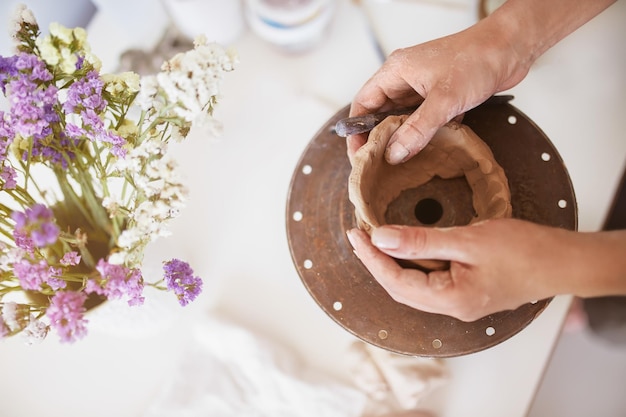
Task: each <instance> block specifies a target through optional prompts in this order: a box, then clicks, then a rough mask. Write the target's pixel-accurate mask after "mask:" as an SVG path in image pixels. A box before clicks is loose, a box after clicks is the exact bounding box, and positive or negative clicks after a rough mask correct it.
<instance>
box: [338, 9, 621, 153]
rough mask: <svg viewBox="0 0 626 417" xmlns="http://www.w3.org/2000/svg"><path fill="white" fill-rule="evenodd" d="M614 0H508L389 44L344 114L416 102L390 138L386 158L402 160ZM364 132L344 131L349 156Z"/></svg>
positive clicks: (519, 75)
mask: <svg viewBox="0 0 626 417" xmlns="http://www.w3.org/2000/svg"><path fill="white" fill-rule="evenodd" d="M614 2H615V0H551V1H545V0H508V1H507V2H505V3H504V4H503V5H502V6H501V7H499V8H498V9H497V10H496V11H495V12H494V13H492V14H490V15H489V16H488V17H486V18H485V19H482V20H480V21H479V22H478V23H476V24H475V25H473V26H471V27H469V28H468V29H466V30H463V31H461V32H459V33H456V34H453V35H450V36H446V37H444V38H440V39H436V40H433V41H431V42H427V43H423V44H420V45H416V46H413V47H410V48H404V49H399V50H397V51H394V52H393V53H392V54H391V55H390V56H389V58H388V59H387V61H386V62H385V63H384V64H383V66H382V67H381V68H380V69H379V70H378V71H377V72H376V73H375V74H374V75H373V76H372V78H370V79H369V80H368V81H367V82H366V83H365V85H363V87H362V88H361V90H360V91H359V92H358V93H357V94H356V96H355V97H354V100H353V101H352V106H351V109H350V116H362V115H364V114H368V113H375V112H378V111H387V110H390V109H393V108H398V107H408V106H412V105H416V104H419V103H422V104H421V105H420V107H419V108H418V109H417V110H416V111H415V112H414V113H413V114H412V115H411V117H409V118H408V119H407V121H406V122H405V123H404V124H403V125H402V126H401V127H400V128H399V129H398V130H397V131H396V132H395V133H394V135H393V136H392V137H391V140H390V141H389V145H388V146H389V147H388V148H387V152H386V155H385V156H386V158H387V160H388V161H389V163H392V164H398V163H400V162H403V161H406V160H407V159H409V158H410V157H412V156H413V155H415V154H416V153H418V152H419V151H420V150H421V149H423V148H424V146H426V144H427V143H428V142H429V141H430V139H431V138H432V136H433V135H434V133H435V132H436V131H437V129H438V128H439V127H441V126H442V125H444V124H445V123H447V122H449V121H450V120H452V119H454V118H456V117H457V116H459V115H461V114H463V113H464V112H466V111H468V110H470V109H472V108H474V107H476V106H477V105H479V104H481V103H482V102H483V101H485V100H486V99H487V98H489V97H490V96H492V95H494V94H496V93H498V92H501V91H504V90H506V89H509V88H511V87H513V86H515V85H516V84H518V83H519V82H520V81H521V80H522V79H523V78H524V77H525V76H526V74H527V73H528V70H529V69H530V66H531V65H532V64H533V63H534V61H535V60H536V59H537V58H538V57H539V56H540V55H541V54H543V53H544V52H545V51H546V50H547V49H549V48H550V47H551V46H552V45H554V44H555V43H557V42H558V41H560V40H561V39H563V38H564V37H565V36H567V35H568V34H569V33H571V32H572V31H574V30H575V29H577V28H578V27H580V26H581V25H583V24H584V23H585V22H587V21H588V20H589V19H591V18H592V17H594V16H595V15H597V14H598V13H600V12H601V11H602V10H604V9H606V8H607V7H608V6H609V5H610V4H612V3H614ZM366 140H367V135H357V136H352V137H350V138H348V156H349V157H350V159H352V156H353V155H354V152H356V150H357V149H358V148H359V147H360V146H362V145H363V143H365V141H366Z"/></svg>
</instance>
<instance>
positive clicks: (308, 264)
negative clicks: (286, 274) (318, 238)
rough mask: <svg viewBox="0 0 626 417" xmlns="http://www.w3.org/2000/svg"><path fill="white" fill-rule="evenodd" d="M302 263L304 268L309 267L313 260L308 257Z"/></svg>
mask: <svg viewBox="0 0 626 417" xmlns="http://www.w3.org/2000/svg"><path fill="white" fill-rule="evenodd" d="M302 265H303V266H304V268H305V269H311V268H313V261H311V260H310V259H305V260H304V263H303V264H302Z"/></svg>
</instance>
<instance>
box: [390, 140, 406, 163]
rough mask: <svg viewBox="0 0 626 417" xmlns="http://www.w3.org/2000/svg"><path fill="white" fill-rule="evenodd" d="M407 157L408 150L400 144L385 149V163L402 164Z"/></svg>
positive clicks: (393, 144) (396, 143)
mask: <svg viewBox="0 0 626 417" xmlns="http://www.w3.org/2000/svg"><path fill="white" fill-rule="evenodd" d="M407 156H409V150H408V149H407V148H405V147H404V145H402V144H401V143H398V142H394V143H392V144H391V146H390V147H389V148H387V162H389V163H390V164H399V163H401V162H404V160H405V159H406V157H407Z"/></svg>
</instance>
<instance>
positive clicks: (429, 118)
mask: <svg viewBox="0 0 626 417" xmlns="http://www.w3.org/2000/svg"><path fill="white" fill-rule="evenodd" d="M459 113H461V109H460V108H459V106H458V104H457V103H456V102H455V101H454V100H453V99H452V96H450V95H449V94H445V93H443V94H442V93H437V91H433V92H431V93H429V94H428V96H427V97H426V99H425V100H424V102H423V103H422V104H421V105H420V107H419V108H418V109H417V110H416V111H415V112H413V114H412V115H411V116H409V118H408V119H407V120H406V121H405V122H404V123H403V124H402V126H400V127H399V128H398V130H396V131H395V133H394V134H393V136H391V138H390V139H389V144H388V145H387V151H386V152H385V158H386V159H387V162H389V163H390V164H393V165H395V164H399V163H402V162H405V161H407V160H408V159H410V158H412V157H413V156H415V155H416V154H417V153H418V152H419V151H421V150H422V149H424V147H425V146H426V145H427V144H428V142H430V140H431V139H432V137H433V136H434V135H435V133H436V132H437V130H438V129H439V128H440V127H441V126H443V125H444V124H446V123H448V122H449V121H450V120H452V119H453V118H455V117H457V116H458V115H459Z"/></svg>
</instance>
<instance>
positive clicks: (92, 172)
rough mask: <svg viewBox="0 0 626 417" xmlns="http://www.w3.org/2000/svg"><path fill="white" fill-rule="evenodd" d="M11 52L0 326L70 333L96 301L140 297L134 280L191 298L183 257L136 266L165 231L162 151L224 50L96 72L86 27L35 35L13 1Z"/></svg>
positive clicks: (178, 200) (177, 135)
mask: <svg viewBox="0 0 626 417" xmlns="http://www.w3.org/2000/svg"><path fill="white" fill-rule="evenodd" d="M14 20H15V23H14V27H13V29H12V34H13V37H14V40H15V43H16V50H17V53H16V54H15V55H14V56H10V57H0V88H1V89H2V92H3V93H4V95H5V97H6V98H7V99H8V106H6V111H0V309H1V315H0V338H2V337H7V336H10V335H15V334H18V333H21V334H23V335H26V336H27V340H28V341H31V342H32V341H33V340H40V339H43V338H44V337H45V336H46V334H47V333H48V331H49V330H50V329H53V330H55V331H56V332H57V333H58V335H59V337H60V339H61V341H64V342H73V341H75V340H77V339H79V338H82V337H84V336H85V334H86V332H87V326H86V325H87V321H88V320H87V318H86V317H85V313H86V311H87V310H88V309H90V308H92V307H94V306H95V305H98V304H99V303H102V302H104V301H106V300H107V299H124V300H127V301H128V304H129V305H131V306H134V305H139V304H142V303H143V301H144V297H143V295H142V292H143V289H144V287H145V286H153V287H156V288H159V289H162V290H167V291H171V292H173V293H174V294H175V295H176V297H177V298H178V301H179V303H180V304H181V305H183V306H185V305H187V304H188V303H189V302H190V301H192V300H194V299H195V298H196V297H197V296H198V294H199V293H200V291H201V289H202V280H201V279H200V278H198V277H196V276H195V275H194V272H193V270H192V268H191V267H190V266H189V264H187V263H186V262H183V261H181V260H178V259H172V260H170V261H167V262H164V264H163V269H164V276H163V277H162V278H161V279H160V280H158V281H156V282H149V280H144V277H143V276H142V271H141V267H142V260H143V253H144V250H145V248H146V245H148V244H149V243H150V242H152V241H153V240H154V239H155V238H157V237H160V236H166V235H167V234H168V231H167V223H168V221H169V220H170V219H172V218H174V217H175V216H177V215H178V213H179V211H180V209H181V208H182V207H183V205H184V202H185V198H186V188H185V185H184V184H183V182H182V180H181V178H180V176H179V175H177V171H176V163H175V161H174V160H173V159H172V158H171V157H169V156H168V153H167V146H168V142H169V141H170V140H172V139H175V140H180V139H183V138H185V137H186V136H187V134H188V133H189V130H190V129H191V127H192V126H197V125H204V126H207V125H208V126H209V127H212V128H215V127H216V126H218V125H217V122H216V121H215V120H214V119H213V117H212V113H213V109H214V107H215V105H216V103H217V98H218V94H219V88H220V83H221V80H222V77H223V75H224V73H225V72H228V71H231V70H232V69H233V66H234V64H235V62H236V57H235V56H234V54H233V53H231V52H227V51H225V50H224V49H223V48H222V47H221V46H219V45H217V44H214V43H208V42H207V41H206V39H200V38H199V39H197V40H196V42H195V43H194V49H193V50H190V51H188V52H185V53H181V54H178V55H176V56H174V57H173V58H172V59H171V60H169V61H167V62H165V63H164V65H163V67H162V71H161V72H160V73H158V74H156V75H149V76H144V77H142V78H140V77H139V76H138V75H137V74H134V73H130V72H127V73H122V74H101V73H100V67H101V65H100V61H99V60H98V58H97V57H96V56H95V55H94V54H92V53H91V51H90V47H89V44H88V43H87V35H86V31H85V30H84V29H82V28H75V29H68V28H65V27H63V26H61V25H58V24H52V25H51V26H50V31H49V34H48V35H45V36H43V35H42V34H41V33H40V30H39V26H38V25H37V22H36V20H35V18H34V16H33V14H32V13H31V12H30V10H28V9H27V8H25V7H24V6H20V7H18V9H17V12H16V17H15V19H14Z"/></svg>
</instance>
